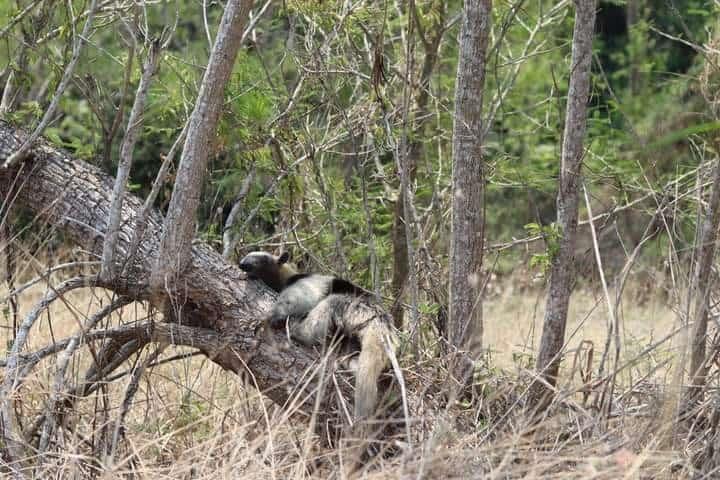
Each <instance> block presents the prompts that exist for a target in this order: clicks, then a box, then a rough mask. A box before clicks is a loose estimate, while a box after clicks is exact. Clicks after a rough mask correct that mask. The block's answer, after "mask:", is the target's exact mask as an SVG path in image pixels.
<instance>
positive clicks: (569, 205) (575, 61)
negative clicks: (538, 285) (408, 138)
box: [530, 0, 595, 410]
mask: <svg viewBox="0 0 720 480" xmlns="http://www.w3.org/2000/svg"><path fill="white" fill-rule="evenodd" d="M594 25H595V1H594V0H576V1H575V27H574V29H573V43H572V62H571V65H570V88H569V90H568V99H567V111H566V113H565V129H564V132H563V144H562V153H561V160H560V176H559V185H558V193H557V201H556V202H557V223H558V226H559V227H560V232H561V237H560V239H559V248H558V251H557V254H556V255H555V256H554V257H553V259H552V264H551V266H550V288H549V291H548V294H547V299H546V302H545V321H544V324H543V331H542V339H541V341H540V351H539V353H538V357H537V363H536V369H537V374H538V376H539V377H540V378H538V379H537V380H536V381H535V382H534V383H533V385H532V386H531V390H530V398H531V402H530V405H531V406H532V407H533V408H536V409H537V410H541V409H542V407H543V406H544V405H547V403H548V402H549V401H550V399H551V398H552V390H551V389H549V388H548V386H550V387H554V386H555V385H556V383H557V376H558V371H559V368H560V351H561V350H562V346H563V342H564V340H565V324H566V323H567V314H568V305H569V303H570V294H571V293H572V287H573V283H574V281H575V271H574V266H575V265H574V264H575V240H576V236H577V235H576V232H577V224H578V205H579V202H580V191H579V186H580V175H581V167H582V160H583V153H584V147H583V140H584V138H585V127H586V121H587V102H588V95H589V94H590V63H591V60H592V41H593V28H594Z"/></svg>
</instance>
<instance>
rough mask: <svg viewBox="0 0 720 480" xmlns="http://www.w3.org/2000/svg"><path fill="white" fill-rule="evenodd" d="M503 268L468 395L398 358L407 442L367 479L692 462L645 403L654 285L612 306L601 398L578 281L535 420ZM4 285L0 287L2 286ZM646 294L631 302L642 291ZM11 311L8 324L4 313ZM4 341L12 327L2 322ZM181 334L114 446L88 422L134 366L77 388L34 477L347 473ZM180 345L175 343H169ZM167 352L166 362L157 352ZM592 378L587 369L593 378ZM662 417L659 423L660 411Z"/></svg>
mask: <svg viewBox="0 0 720 480" xmlns="http://www.w3.org/2000/svg"><path fill="white" fill-rule="evenodd" d="M513 284H514V282H512V281H504V282H503V284H502V285H498V286H495V287H494V288H493V289H492V291H493V292H494V293H493V294H492V295H491V296H490V297H489V298H488V300H487V302H486V304H485V321H486V331H485V345H487V347H488V349H489V354H488V357H487V359H486V360H485V361H484V362H483V365H482V366H481V367H480V368H479V373H478V376H477V380H478V388H477V397H476V398H475V399H474V401H472V402H470V401H460V402H457V403H455V404H452V405H449V406H445V405H442V402H441V398H442V395H441V394H442V392H441V391H440V388H439V387H438V386H440V385H442V384H443V380H444V379H445V378H446V375H445V372H444V371H443V368H442V362H441V361H439V360H438V359H437V358H434V357H432V356H430V355H429V354H427V356H426V357H425V358H422V359H420V361H413V362H407V363H406V364H404V365H403V367H406V372H405V375H406V379H407V383H408V388H409V389H411V390H412V391H413V392H416V393H417V392H421V394H419V395H417V398H418V399H419V400H417V401H419V402H421V404H419V405H412V407H413V408H412V410H413V411H414V412H417V413H418V415H419V417H420V418H414V419H412V422H411V424H412V432H413V434H412V438H411V440H410V442H407V443H401V444H399V445H396V447H397V448H398V450H399V452H400V453H399V454H398V455H395V456H393V457H390V458H382V457H376V458H374V459H373V460H372V461H371V462H370V463H369V464H367V465H366V466H365V468H364V469H363V470H361V471H359V472H355V473H354V474H352V476H354V477H364V478H602V479H615V478H657V477H658V476H659V475H669V476H671V477H682V476H686V475H688V470H687V469H686V468H685V469H683V467H684V466H686V465H687V462H686V461H685V457H686V456H685V454H684V452H680V451H672V450H661V449H660V448H659V446H658V444H657V438H659V437H657V436H656V432H657V431H658V424H657V423H658V422H657V412H659V408H660V407H659V404H660V403H659V402H661V399H662V392H663V389H664V386H665V385H666V381H667V380H666V376H667V362H668V360H669V359H670V357H671V356H672V353H673V349H675V348H676V347H677V345H675V344H674V342H673V340H674V338H672V337H671V338H669V339H668V340H667V341H666V342H663V343H660V344H658V345H656V343H657V342H658V340H659V339H661V338H662V337H663V336H665V335H666V334H667V333H668V332H671V331H673V329H674V328H675V327H676V321H677V320H676V318H677V316H676V315H675V313H674V312H673V311H672V309H671V308H670V306H669V304H668V301H667V300H663V298H664V297H663V296H661V295H653V294H651V295H645V294H644V290H646V289H647V287H643V285H642V284H640V283H636V284H633V285H632V286H631V287H630V288H631V289H636V291H635V292H631V293H630V294H628V295H626V296H625V298H626V300H625V301H624V302H623V305H622V309H621V312H622V318H621V325H622V338H623V342H624V343H623V345H624V346H623V350H622V357H621V362H619V363H620V365H621V366H622V369H621V370H620V371H619V372H618V377H617V379H618V389H617V390H616V392H615V394H614V401H613V402H612V411H610V412H609V414H608V415H606V416H603V415H600V412H598V411H597V409H596V408H595V407H594V406H593V402H594V400H596V398H595V397H597V395H598V394H599V393H598V392H599V387H598V385H597V382H596V381H597V379H594V378H592V376H591V374H590V373H589V372H590V371H592V367H596V366H597V362H598V361H599V359H600V356H601V352H602V349H603V346H604V343H605V341H606V335H607V327H606V321H607V320H606V312H605V311H604V307H603V305H604V303H603V302H602V297H601V296H599V295H598V294H596V293H594V292H592V291H589V290H583V289H580V290H578V292H577V293H576V294H575V295H574V297H573V301H572V307H571V313H570V324H569V325H568V338H567V346H566V354H565V361H564V362H563V370H562V381H561V382H560V383H561V393H560V395H559V396H558V400H557V401H556V402H555V403H554V404H553V406H552V408H551V411H550V412H548V415H547V416H546V418H545V420H544V421H543V422H541V423H540V424H537V425H531V424H529V423H528V422H527V420H526V416H525V415H523V409H522V407H523V393H524V391H525V388H526V387H527V385H528V378H529V367H531V366H532V357H533V352H534V351H535V347H536V346H537V342H538V338H539V334H540V331H541V320H542V316H543V312H542V307H543V304H544V302H543V301H542V300H543V292H542V289H540V288H529V289H524V290H518V289H515V288H513ZM45 290H46V285H45V284H43V283H40V284H38V285H35V286H33V287H32V288H30V289H29V290H27V291H26V292H24V293H23V294H22V295H21V297H20V299H21V302H20V304H19V314H20V317H22V315H23V314H24V313H27V311H28V310H29V309H30V308H31V307H32V306H33V305H34V304H35V303H36V302H37V301H39V300H40V298H41V297H42V295H43V294H44V292H45ZM5 294H6V292H0V295H2V296H4V295H5ZM110 295H111V294H110V293H109V292H106V291H102V290H97V289H96V290H85V291H83V292H82V293H71V294H69V295H67V296H65V297H64V298H63V299H62V300H61V301H57V302H55V303H54V304H53V305H52V307H51V308H50V309H49V310H48V312H47V313H46V314H45V315H44V316H43V318H42V319H41V321H38V322H37V324H36V325H35V327H34V328H33V331H32V332H31V336H30V342H29V346H28V348H29V350H36V349H38V348H41V347H43V346H45V345H47V344H49V343H52V342H53V341H55V340H59V339H62V338H65V337H68V336H71V335H73V334H75V333H76V332H77V330H78V328H79V325H80V324H82V322H83V321H84V320H85V318H87V316H88V315H91V314H92V313H93V312H95V311H97V309H98V308H100V307H101V306H102V305H106V304H107V303H108V302H110V301H111V296H110ZM640 298H644V299H645V300H643V301H642V302H640V301H638V299H640ZM148 315H149V312H147V311H146V310H145V308H144V307H143V305H140V304H132V305H129V306H127V307H125V308H124V309H122V310H121V311H119V312H118V313H116V314H113V316H112V317H111V318H110V319H109V320H108V321H109V322H111V323H112V324H114V325H117V324H120V323H131V322H136V321H141V320H144V319H146V318H147V316H148ZM9 320H10V319H9V317H8V312H7V310H6V312H5V324H6V325H9ZM2 334H3V338H2V340H3V341H4V342H5V344H8V342H10V341H11V329H9V328H4V329H3V330H2ZM188 353H190V352H189V351H188V350H187V349H185V350H183V349H175V348H168V349H167V350H165V351H164V352H162V354H161V355H160V357H159V360H158V361H156V362H155V363H154V364H153V366H151V367H150V368H148V370H147V371H146V372H145V374H144V375H143V377H142V381H141V382H140V385H139V391H138V393H137V394H136V396H135V397H134V401H133V404H132V407H131V408H130V411H129V413H128V416H127V418H126V421H125V424H124V426H123V430H122V433H123V435H122V437H121V438H122V440H121V441H120V442H119V443H118V447H117V449H116V450H115V451H114V452H112V454H108V453H107V452H98V451H97V449H96V448H94V447H93V446H94V445H96V444H97V443H98V442H96V439H97V437H99V436H100V435H101V434H103V431H104V429H105V430H107V429H112V428H114V427H115V419H116V417H117V413H118V411H119V409H120V406H121V404H122V399H123V398H124V395H125V390H126V388H127V386H128V382H129V379H130V375H129V373H130V372H131V371H132V369H133V367H134V365H137V364H139V363H140V362H143V361H144V359H145V358H147V356H148V355H150V354H152V350H149V351H146V352H145V353H143V354H142V356H141V358H135V359H132V361H131V362H129V363H128V365H126V366H124V367H121V368H120V369H119V374H116V375H114V380H113V381H112V382H109V383H107V384H106V385H105V386H104V387H103V388H102V389H100V390H98V391H97V392H96V393H94V394H92V395H90V396H89V397H87V398H83V399H79V400H78V402H77V404H76V413H75V414H74V415H72V418H71V419H70V421H69V422H68V425H67V428H65V429H63V430H62V433H61V434H60V437H59V440H58V442H59V444H58V445H56V447H57V448H55V449H54V451H55V452H56V453H48V454H46V455H44V457H43V458H42V459H41V461H38V462H37V463H38V464H39V465H40V467H38V470H36V471H35V472H34V475H36V476H42V477H45V476H47V477H54V478H66V477H68V478H84V477H94V476H101V477H102V478H120V477H123V478H124V477H127V476H133V477H138V478H268V479H285V478H344V477H345V476H346V475H347V472H348V469H347V466H348V460H349V456H348V451H347V450H346V449H344V448H343V447H342V446H341V447H338V448H333V449H329V448H326V447H322V442H320V441H318V439H317V438H316V437H315V435H314V433H312V432H311V431H309V430H308V425H307V424H306V423H304V422H298V421H290V420H288V411H287V409H286V408H282V407H280V406H277V405H274V404H273V403H272V402H270V401H268V400H267V399H265V398H264V397H263V396H262V395H261V394H259V393H258V392H257V391H256V390H255V389H254V388H253V387H252V385H249V384H246V383H244V382H243V380H242V379H240V378H239V377H237V376H235V375H234V374H230V373H227V372H225V371H223V370H222V369H220V368H218V367H217V366H215V365H214V364H212V363H211V362H210V361H209V360H207V359H206V358H204V357H201V356H197V355H196V356H191V357H182V355H183V354H188ZM178 356H180V357H182V358H178ZM167 359H173V361H171V362H164V360H167ZM55 361H56V359H55V357H49V359H48V360H45V361H43V362H41V363H40V364H39V365H38V367H37V368H36V369H35V371H34V373H33V375H32V377H31V378H30V379H29V380H28V382H27V383H26V384H25V385H24V387H23V389H22V392H21V401H20V402H19V406H20V409H19V414H20V419H21V422H22V423H23V425H27V424H28V423H29V422H31V421H32V419H33V418H34V415H35V414H36V413H37V412H38V411H40V410H41V409H42V408H43V405H44V404H45V402H46V401H47V397H48V388H49V387H48V386H49V385H51V384H52V379H53V375H54V372H55ZM91 362H92V352H91V351H88V349H87V348H85V349H84V353H83V355H78V356H76V358H73V360H72V361H71V364H70V368H69V369H68V374H69V377H70V381H71V382H81V381H82V376H83V375H84V372H85V369H86V368H87V367H88V366H89V365H90V363H91ZM593 382H596V383H595V384H594V383H593ZM660 428H662V426H660Z"/></svg>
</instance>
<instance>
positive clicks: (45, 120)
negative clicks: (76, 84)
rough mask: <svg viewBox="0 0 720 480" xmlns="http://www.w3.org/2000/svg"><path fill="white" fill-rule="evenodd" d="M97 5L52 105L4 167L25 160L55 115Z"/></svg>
mask: <svg viewBox="0 0 720 480" xmlns="http://www.w3.org/2000/svg"><path fill="white" fill-rule="evenodd" d="M96 7H97V0H92V3H91V4H90V10H89V12H90V13H88V17H87V20H85V26H84V27H83V31H82V33H81V34H80V36H77V35H75V36H74V37H73V41H74V44H73V53H72V57H71V58H70V62H69V63H68V64H67V67H65V71H64V72H63V76H62V79H61V80H60V83H59V84H58V86H57V89H56V90H55V95H54V96H53V98H52V100H51V101H50V105H49V106H48V108H47V110H45V114H44V115H43V117H42V119H41V120H40V123H39V124H38V126H37V127H36V128H35V130H34V131H33V132H32V134H30V136H29V137H28V138H27V139H26V140H25V143H23V144H22V145H21V146H20V148H19V149H18V150H17V151H15V152H14V153H13V154H12V155H10V157H8V159H7V160H6V161H5V163H4V164H3V168H9V167H11V166H13V165H15V164H16V163H18V162H20V161H22V160H24V157H25V154H27V152H28V150H29V149H30V147H31V146H32V144H33V143H35V141H36V140H37V139H38V137H40V135H42V132H43V131H44V130H45V127H47V126H48V124H49V123H50V121H51V120H52V118H53V117H54V116H55V110H57V107H58V105H59V104H60V98H61V97H62V95H63V93H65V89H66V88H67V86H68V85H69V84H70V80H72V75H73V71H74V70H75V65H77V62H78V60H79V59H80V52H82V47H83V44H84V43H85V41H86V39H87V38H88V35H89V34H90V25H92V20H93V16H94V15H95V9H96Z"/></svg>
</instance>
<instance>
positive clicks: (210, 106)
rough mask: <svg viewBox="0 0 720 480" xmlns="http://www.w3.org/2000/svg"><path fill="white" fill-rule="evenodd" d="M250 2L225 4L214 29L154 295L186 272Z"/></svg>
mask: <svg viewBox="0 0 720 480" xmlns="http://www.w3.org/2000/svg"><path fill="white" fill-rule="evenodd" d="M252 4H253V2H252V0H228V2H227V4H226V6H225V11H224V12H223V16H222V20H221V21H220V27H219V28H218V32H217V36H216V38H215V45H214V46H213V50H212V53H211V54H210V60H209V62H208V65H207V68H206V70H205V76H204V77H203V81H202V84H201V86H200V92H199V94H198V98H197V101H196V103H195V110H193V113H192V115H191V116H190V123H189V126H188V133H187V137H186V139H185V146H184V147H183V152H182V156H181V158H180V164H179V166H178V171H177V176H176V178H175V186H174V188H173V194H172V198H171V199H170V205H169V206H168V211H167V214H166V216H165V222H164V224H163V235H162V239H161V241H160V248H159V252H158V257H157V262H156V264H155V266H154V267H153V272H152V275H151V277H150V285H151V288H152V290H153V291H154V292H155V294H160V293H162V292H163V291H165V289H166V287H170V289H171V290H172V289H173V285H174V284H175V282H176V281H177V280H178V279H179V278H180V277H181V276H182V274H183V272H184V271H185V270H186V269H187V268H188V266H189V261H190V247H191V243H192V240H193V238H194V236H195V214H196V211H197V208H198V205H199V204H200V192H201V189H202V184H203V179H204V177H205V168H206V164H207V159H208V154H209V152H210V151H211V150H212V146H213V143H214V138H215V132H216V127H217V123H218V120H219V118H220V112H221V111H222V105H223V98H224V93H225V85H226V84H227V81H228V79H229V78H230V73H231V72H232V68H233V65H234V64H235V57H236V56H237V52H238V50H239V48H240V44H241V40H242V34H243V30H244V29H245V23H246V22H247V19H248V14H249V12H250V9H251V8H252Z"/></svg>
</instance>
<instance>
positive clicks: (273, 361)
mask: <svg viewBox="0 0 720 480" xmlns="http://www.w3.org/2000/svg"><path fill="white" fill-rule="evenodd" d="M26 138H27V134H26V133H25V132H22V131H20V130H17V129H15V128H13V127H12V126H11V125H9V124H8V123H6V122H2V121H0V161H2V160H5V159H7V158H8V157H9V156H10V155H11V154H12V152H14V151H15V150H16V149H17V148H19V146H20V145H21V144H22V143H23V141H24V140H25V139H26ZM112 187H113V180H112V179H111V178H110V177H108V176H107V175H105V174H104V173H102V172H101V171H99V170H98V169H97V168H95V167H93V166H91V165H89V164H87V163H85V162H83V161H81V160H78V159H73V158H72V157H71V156H70V155H69V154H67V153H66V152H64V151H62V150H60V149H57V148H55V147H53V146H52V145H50V144H49V143H47V142H44V141H42V140H40V141H38V142H37V143H35V144H34V146H33V148H31V149H30V150H29V152H28V156H27V157H26V160H25V161H24V162H22V163H21V164H19V165H18V166H16V167H13V168H10V169H2V170H0V193H1V194H3V195H4V197H3V198H12V197H8V196H7V195H8V193H9V192H10V191H11V189H12V191H13V194H15V193H16V196H15V197H14V198H15V203H14V206H18V205H19V206H23V207H26V208H28V209H29V210H31V211H32V212H33V213H35V214H36V216H37V220H38V221H44V222H46V223H48V224H50V225H52V226H54V227H55V228H57V229H59V230H61V231H63V232H64V233H65V234H66V235H67V236H68V239H69V240H71V241H73V242H74V243H76V244H77V245H79V246H81V247H82V248H84V249H86V250H88V251H89V252H91V253H93V254H95V255H98V256H99V255H101V253H102V247H103V241H104V235H105V232H106V231H107V223H108V212H109V210H110V205H111V192H112ZM142 207H143V204H142V202H141V200H140V199H138V198H137V197H135V196H134V195H127V196H126V198H125V201H124V202H123V206H122V221H121V222H120V232H119V235H118V243H117V249H116V259H117V261H118V262H125V264H126V268H124V269H123V270H122V271H121V273H119V276H118V277H116V278H115V279H114V281H113V283H112V284H111V285H109V287H110V288H111V289H112V290H113V291H115V292H117V293H118V294H120V295H127V296H129V297H131V298H133V299H134V300H136V301H142V300H153V299H155V296H154V295H151V289H150V288H149V285H148V282H147V279H148V278H149V276H150V271H151V268H152V264H153V263H154V262H153V259H154V258H156V254H157V251H158V248H159V245H160V237H161V222H162V219H161V217H160V216H159V215H158V213H157V212H156V211H153V212H151V214H150V215H149V216H148V219H147V226H146V229H145V234H144V236H143V237H142V238H141V239H140V241H139V243H138V248H137V255H136V256H134V257H133V258H132V259H128V258H127V253H128V250H129V248H130V244H131V240H132V239H133V233H134V231H133V230H134V225H135V222H134V217H135V216H136V215H138V213H139V212H140V211H141V210H142ZM189 260H190V262H189V267H188V268H187V270H186V272H185V275H184V276H183V284H184V286H185V288H184V290H183V294H184V296H183V298H182V299H176V300H177V303H176V307H177V312H178V313H176V314H175V315H173V318H172V320H174V321H177V323H178V324H177V325H175V324H167V323H165V324H158V323H155V324H149V325H145V326H141V327H138V328H145V329H150V330H151V332H155V333H148V334H145V333H143V334H142V335H151V337H152V340H153V341H162V342H164V343H173V344H179V345H190V346H195V347H196V348H199V349H201V350H202V351H203V352H204V353H205V354H206V355H208V356H209V357H210V358H211V359H212V361H214V362H215V363H217V364H218V365H220V366H222V367H223V368H225V369H227V370H230V371H232V372H235V373H237V374H240V375H246V374H247V375H248V377H249V378H251V379H252V383H253V384H254V385H256V386H257V388H258V389H259V390H260V391H262V392H263V393H265V394H266V395H267V396H268V397H269V398H271V399H272V400H273V401H274V402H276V403H277V404H278V405H285V404H287V403H288V401H289V400H290V399H291V398H292V397H293V395H295V394H297V393H298V392H303V396H302V398H305V400H304V401H301V402H298V405H297V410H296V413H295V414H296V415H300V416H309V415H311V414H312V412H313V407H314V402H315V392H316V391H320V394H321V399H320V400H321V401H320V403H319V405H320V407H321V408H320V410H319V412H318V414H319V415H320V416H321V417H322V421H318V422H317V424H318V425H322V424H324V423H325V422H326V421H327V422H329V423H328V424H329V425H330V427H332V428H336V427H337V428H340V425H341V423H342V422H343V417H342V415H341V414H340V413H338V412H339V411H341V409H339V407H338V406H337V404H336V403H333V402H335V401H336V400H337V397H336V396H335V394H334V393H333V392H334V391H335V390H334V387H333V388H330V389H328V390H324V389H318V380H319V377H320V375H309V376H308V375H306V372H308V371H310V372H313V371H316V370H317V366H318V358H317V354H316V353H314V352H312V351H311V350H310V349H305V348H302V347H297V348H292V349H283V350H279V349H278V348H277V347H276V346H275V345H281V344H283V342H285V339H284V335H283V334H282V333H274V334H272V338H271V340H272V341H271V342H268V341H267V339H266V338H265V337H259V336H256V335H255V330H256V328H257V327H258V325H259V322H260V319H262V318H264V317H265V315H266V314H267V312H268V311H269V309H270V306H271V303H272V300H273V298H274V297H273V294H272V293H271V292H270V291H269V289H267V288H265V287H263V286H262V285H261V284H260V283H259V282H256V281H249V280H247V279H246V277H245V275H244V274H243V273H242V272H240V270H239V269H238V268H236V267H235V266H234V265H228V264H227V263H225V261H224V260H223V259H222V257H221V255H220V254H218V253H216V252H215V251H213V250H212V249H211V248H210V247H209V246H208V245H206V244H204V243H202V242H198V243H196V244H194V245H193V246H192V250H191V253H190V257H189ZM160 302H161V303H162V302H164V300H160ZM154 306H156V307H158V306H159V305H158V304H155V305H154ZM348 380H349V381H347V382H345V381H338V382H337V385H339V386H340V387H339V388H340V393H341V394H342V396H343V397H344V398H345V399H348V398H352V393H351V391H350V390H351V388H350V387H349V386H348V385H351V384H352V383H353V382H352V380H351V379H348ZM351 410H352V409H351Z"/></svg>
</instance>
